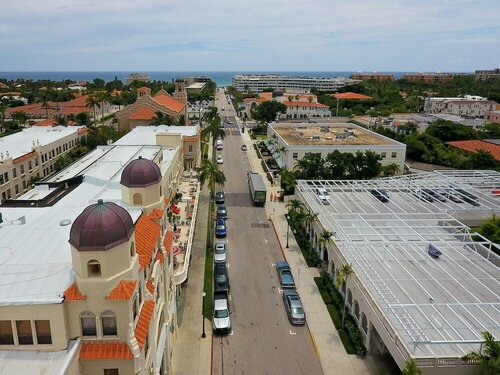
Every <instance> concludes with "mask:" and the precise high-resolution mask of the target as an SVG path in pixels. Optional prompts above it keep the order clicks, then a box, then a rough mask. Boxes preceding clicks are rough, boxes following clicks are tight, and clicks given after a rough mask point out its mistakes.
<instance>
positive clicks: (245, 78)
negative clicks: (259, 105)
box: [233, 74, 359, 94]
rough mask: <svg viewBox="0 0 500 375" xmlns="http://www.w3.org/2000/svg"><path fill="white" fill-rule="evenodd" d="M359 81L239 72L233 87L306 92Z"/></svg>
mask: <svg viewBox="0 0 500 375" xmlns="http://www.w3.org/2000/svg"><path fill="white" fill-rule="evenodd" d="M358 82H359V81H357V80H353V79H350V78H345V77H336V78H323V77H290V76H285V75H281V74H238V75H235V76H234V77H233V87H235V88H236V90H238V91H246V90H247V89H248V90H250V91H252V92H255V93H259V92H262V91H263V90H264V89H265V88H272V89H276V90H282V91H287V92H290V93H294V94H295V93H306V92H309V91H310V90H311V89H312V88H315V89H317V90H320V91H337V90H338V89H339V88H340V87H344V86H346V85H352V84H355V83H358Z"/></svg>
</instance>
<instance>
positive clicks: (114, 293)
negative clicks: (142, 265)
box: [106, 280, 137, 300]
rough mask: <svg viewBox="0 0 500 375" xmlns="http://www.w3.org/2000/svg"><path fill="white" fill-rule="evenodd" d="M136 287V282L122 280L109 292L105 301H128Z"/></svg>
mask: <svg viewBox="0 0 500 375" xmlns="http://www.w3.org/2000/svg"><path fill="white" fill-rule="evenodd" d="M136 285H137V280H122V281H120V282H119V283H118V285H117V286H115V287H114V288H113V289H112V290H111V293H109V295H107V296H106V299H114V300H119V299H130V298H131V297H132V295H133V294H134V291H135V286H136Z"/></svg>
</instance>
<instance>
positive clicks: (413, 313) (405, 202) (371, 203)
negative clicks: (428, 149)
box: [298, 171, 500, 357]
mask: <svg viewBox="0 0 500 375" xmlns="http://www.w3.org/2000/svg"><path fill="white" fill-rule="evenodd" d="M317 186H321V187H324V188H325V189H326V190H327V191H328V192H329V194H330V204H329V205H324V204H322V203H320V202H319V201H318V200H317V199H316V196H315V193H314V188H315V187H317ZM498 187H500V174H499V173H497V172H494V171H478V172H474V171H439V172H437V173H421V174H418V175H409V176H400V177H394V178H384V179H378V180H370V181H305V180H300V181H298V196H299V197H300V198H301V199H302V200H303V201H304V202H305V203H306V206H308V208H309V209H310V210H311V211H313V212H317V213H318V215H319V217H318V219H319V221H320V223H321V224H322V226H323V227H324V228H325V229H326V230H329V231H331V232H333V237H334V243H335V245H336V247H337V248H338V249H339V251H340V254H341V258H342V259H343V262H347V263H351V264H352V267H353V270H354V277H353V280H354V281H355V282H356V283H357V284H358V285H359V284H361V285H363V288H362V289H364V291H365V292H364V295H365V299H366V300H367V301H368V302H369V303H370V305H371V306H372V307H373V308H374V311H375V312H376V314H377V315H378V316H379V318H381V320H382V321H383V322H384V321H387V322H388V323H389V324H388V325H387V326H389V327H390V330H392V331H393V332H395V333H396V335H397V337H398V338H399V339H400V341H401V342H402V343H403V345H404V347H405V348H406V350H407V351H408V353H409V354H410V355H411V356H412V357H461V356H462V355H464V354H465V353H467V352H469V351H470V350H477V349H478V347H479V344H478V343H479V342H480V341H482V338H481V336H480V332H481V331H484V330H488V331H490V332H491V333H492V334H493V335H494V336H495V337H499V336H500V324H499V322H500V269H499V267H498V265H500V257H499V256H497V255H496V254H494V253H493V252H491V251H490V250H489V249H491V247H492V246H493V244H492V243H491V242H490V241H488V240H486V239H485V238H484V237H482V236H480V235H477V238H478V240H477V241H473V240H472V237H473V236H476V233H474V231H473V230H471V229H470V228H469V227H467V226H466V225H465V224H463V223H461V222H460V221H459V220H457V219H456V218H455V215H456V214H457V213H459V212H461V211H465V212H467V213H475V214H476V215H477V216H478V217H483V218H484V217H488V216H491V214H492V213H497V214H498V213H500V196H497V195H495V193H494V192H493V190H495V189H498ZM424 188H425V189H449V190H454V191H455V192H456V191H457V190H456V189H463V190H464V191H467V192H468V193H469V194H473V195H474V196H476V197H477V201H478V202H479V204H480V206H472V205H471V204H468V203H466V202H461V203H456V202H451V201H449V200H447V201H445V202H441V201H436V200H434V201H433V202H428V201H422V200H420V199H419V198H418V197H417V196H415V195H414V192H415V191H417V190H418V189H424ZM373 189H377V190H380V189H384V190H386V191H387V192H388V194H389V202H387V203H382V202H380V201H379V200H378V199H376V198H375V197H374V196H373V195H372V194H371V193H370V191H371V190H373ZM429 244H433V245H434V246H436V247H437V248H438V249H439V250H440V251H441V252H442V255H441V256H440V257H439V258H437V259H435V258H432V257H431V256H430V255H429V254H428V247H429ZM336 266H337V267H338V266H339V265H336ZM370 301H371V302H370ZM383 324H384V325H386V324H385V323H383Z"/></svg>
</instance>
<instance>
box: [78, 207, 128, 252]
mask: <svg viewBox="0 0 500 375" xmlns="http://www.w3.org/2000/svg"><path fill="white" fill-rule="evenodd" d="M133 232H134V223H133V222H132V218H131V217H130V214H129V213H128V212H127V210H125V209H124V208H122V207H120V206H118V205H117V204H116V203H113V202H103V201H102V200H101V199H99V201H98V202H97V203H96V204H92V205H90V206H88V207H87V208H86V209H85V210H83V212H82V213H81V214H80V215H78V217H77V218H76V220H75V221H74V223H73V225H72V226H71V231H70V235H69V243H70V244H71V245H73V246H74V247H75V248H76V249H77V250H78V251H105V250H108V249H111V248H113V247H115V246H118V245H119V244H121V243H124V242H126V241H128V240H129V239H130V237H131V236H132V233H133Z"/></svg>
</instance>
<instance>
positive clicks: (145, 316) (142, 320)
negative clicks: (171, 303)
mask: <svg viewBox="0 0 500 375" xmlns="http://www.w3.org/2000/svg"><path fill="white" fill-rule="evenodd" d="M154 308H155V301H153V300H146V301H144V304H143V305H142V309H141V313H140V315H139V319H138V320H137V325H136V326H135V330H134V334H135V338H136V340H137V344H139V348H141V349H142V348H144V344H145V343H146V338H147V336H148V331H149V323H150V322H151V316H152V315H153V311H154Z"/></svg>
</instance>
